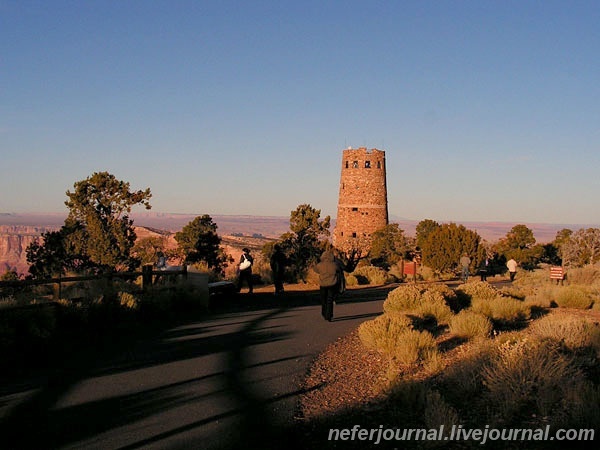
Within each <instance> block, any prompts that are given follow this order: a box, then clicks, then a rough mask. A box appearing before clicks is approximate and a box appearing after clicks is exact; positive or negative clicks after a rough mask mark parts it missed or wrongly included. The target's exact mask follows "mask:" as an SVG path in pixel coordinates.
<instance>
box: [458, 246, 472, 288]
mask: <svg viewBox="0 0 600 450" xmlns="http://www.w3.org/2000/svg"><path fill="white" fill-rule="evenodd" d="M470 265H471V258H469V255H467V254H466V253H463V255H462V257H461V258H460V267H461V270H462V280H463V283H466V282H467V279H468V278H469V266H470Z"/></svg>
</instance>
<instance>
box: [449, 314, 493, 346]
mask: <svg viewBox="0 0 600 450" xmlns="http://www.w3.org/2000/svg"><path fill="white" fill-rule="evenodd" d="M449 331H450V333H452V334H454V335H455V336H457V337H459V338H464V339H473V338H477V337H483V338H485V337H489V336H490V334H491V332H492V322H491V321H490V319H488V318H487V317H486V316H485V315H483V314H480V313H477V312H475V311H470V310H463V311H461V312H459V313H458V314H456V315H455V316H453V317H452V318H451V319H450V329H449Z"/></svg>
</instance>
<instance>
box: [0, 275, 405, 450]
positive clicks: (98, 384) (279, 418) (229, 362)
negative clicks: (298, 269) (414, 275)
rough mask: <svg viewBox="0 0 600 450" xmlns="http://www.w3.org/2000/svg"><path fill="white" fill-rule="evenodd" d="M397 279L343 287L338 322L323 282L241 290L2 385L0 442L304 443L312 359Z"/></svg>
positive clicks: (369, 314) (64, 445) (370, 314)
mask: <svg viewBox="0 0 600 450" xmlns="http://www.w3.org/2000/svg"><path fill="white" fill-rule="evenodd" d="M394 287H395V286H386V287H385V288H363V289H357V290H350V291H347V292H346V294H344V297H343V298H342V299H340V301H339V302H338V304H337V305H336V306H335V309H334V320H333V321H332V322H327V321H325V320H323V319H322V317H321V314H320V305H319V304H318V294H317V293H316V292H291V293H286V294H285V295H284V296H283V297H275V296H273V295H272V294H270V293H263V294H254V295H252V296H250V295H247V294H242V295H240V297H239V298H238V301H237V303H236V304H235V305H232V306H227V307H224V308H221V309H220V310H217V311H216V312H213V313H212V314H210V315H208V316H204V317H201V318H198V319H195V320H190V321H187V322H186V323H181V324H180V325H178V326H175V327H173V328H170V329H168V330H165V331H163V332H161V333H160V334H159V335H158V336H154V337H152V338H146V339H144V340H141V341H139V342H136V343H135V344H131V343H129V344H128V345H124V348H123V349H122V351H121V352H119V353H117V354H114V355H111V357H106V356H104V355H103V356H102V357H101V358H100V357H98V360H96V359H95V358H94V357H93V354H92V355H91V358H90V360H91V361H93V364H91V365H85V364H83V365H81V364H78V363H77V362H73V363H72V364H71V365H70V367H69V366H67V367H63V368H61V369H60V370H57V371H56V372H55V373H54V374H53V376H50V377H44V378H42V379H40V380H38V382H37V383H36V382H33V383H31V382H30V383H27V384H24V385H23V386H21V387H20V388H17V387H15V388H11V389H9V388H6V387H5V389H3V391H2V396H1V397H0V418H1V419H3V430H2V433H3V437H0V439H5V443H4V444H2V443H1V442H2V441H0V448H4V449H10V448H15V449H16V448H38V449H50V448H52V449H54V448H56V449H102V450H112V449H114V450H117V449H119V450H125V449H142V448H143V449H173V450H175V449H206V450H216V449H233V448H291V447H294V448H302V445H301V443H300V442H297V439H300V437H299V436H296V435H295V434H294V424H295V421H294V415H295V414H296V412H297V404H298V398H299V396H300V395H301V394H302V393H303V391H302V382H303V379H304V377H305V375H306V373H307V370H308V369H309V368H310V365H311V363H312V361H313V360H314V359H315V357H316V356H318V355H319V354H320V353H321V352H322V351H323V350H324V349H325V348H326V347H327V345H329V344H330V343H332V342H335V341H336V339H338V338H340V337H341V336H344V335H346V334H348V333H349V332H351V331H352V330H354V329H356V328H357V327H358V325H359V324H360V323H362V322H363V321H365V320H368V319H372V318H374V317H376V316H377V315H379V314H381V312H382V303H383V300H384V299H385V297H386V296H387V293H388V292H389V291H390V290H391V289H393V288H394ZM6 440H7V441H6ZM290 440H296V441H295V442H291V441H290Z"/></svg>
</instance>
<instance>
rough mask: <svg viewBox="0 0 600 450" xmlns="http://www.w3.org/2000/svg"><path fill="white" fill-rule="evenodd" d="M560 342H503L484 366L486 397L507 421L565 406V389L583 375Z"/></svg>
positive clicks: (523, 340) (575, 383)
mask: <svg viewBox="0 0 600 450" xmlns="http://www.w3.org/2000/svg"><path fill="white" fill-rule="evenodd" d="M570 362H571V361H570V360H569V359H568V358H566V357H565V356H564V355H562V354H561V353H560V352H558V351H557V347H556V345H553V344H548V343H544V342H541V341H539V340H529V339H527V338H523V339H521V340H519V341H517V342H510V341H506V342H504V343H503V344H500V345H499V346H498V347H497V349H496V352H495V354H494V358H493V359H492V361H490V362H489V363H488V364H486V365H484V367H483V368H482V377H483V384H484V386H485V387H486V393H485V395H484V397H485V398H486V399H487V401H488V402H489V405H490V406H492V407H493V409H496V411H497V414H498V416H497V417H500V418H502V422H503V423H505V424H508V423H515V422H518V421H520V420H523V419H524V418H525V417H531V415H532V414H536V415H541V416H549V415H551V414H552V412H553V411H554V410H555V409H556V408H559V409H561V410H562V408H563V407H564V400H563V399H564V395H563V394H564V392H565V390H566V388H567V386H569V387H573V386H574V385H579V384H580V383H581V382H582V381H583V377H582V375H581V373H580V372H579V371H577V370H576V369H575V368H574V367H572V365H571V364H570Z"/></svg>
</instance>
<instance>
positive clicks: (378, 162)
mask: <svg viewBox="0 0 600 450" xmlns="http://www.w3.org/2000/svg"><path fill="white" fill-rule="evenodd" d="M346 164H347V163H346ZM377 168H378V169H381V161H377Z"/></svg>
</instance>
